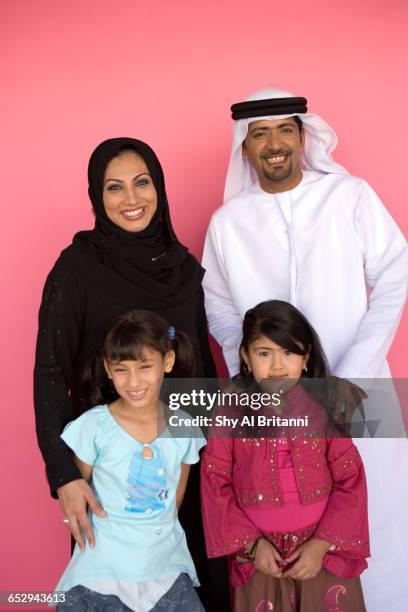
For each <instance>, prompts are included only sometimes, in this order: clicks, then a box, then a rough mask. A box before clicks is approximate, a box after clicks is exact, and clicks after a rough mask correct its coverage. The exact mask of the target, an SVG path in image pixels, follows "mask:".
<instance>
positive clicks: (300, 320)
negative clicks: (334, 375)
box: [240, 300, 329, 378]
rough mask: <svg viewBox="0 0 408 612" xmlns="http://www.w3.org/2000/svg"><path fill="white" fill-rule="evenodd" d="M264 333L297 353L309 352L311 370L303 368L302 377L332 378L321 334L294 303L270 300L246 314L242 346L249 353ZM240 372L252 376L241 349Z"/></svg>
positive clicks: (242, 374) (273, 340) (308, 363)
mask: <svg viewBox="0 0 408 612" xmlns="http://www.w3.org/2000/svg"><path fill="white" fill-rule="evenodd" d="M260 336H266V337H267V338H269V339H270V340H272V342H276V344H278V345H279V346H282V347H283V348H285V349H287V350H289V351H291V352H292V353H296V354H297V355H306V354H307V353H309V360H308V362H307V371H305V370H303V372H302V377H305V378H328V376H329V368H328V365H327V359H326V356H325V354H324V352H323V349H322V346H321V344H320V340H319V336H318V335H317V333H316V332H315V330H314V329H313V327H312V326H311V325H310V323H309V321H308V320H307V319H306V317H304V316H303V315H302V313H301V312H299V310H298V309H297V308H295V307H294V306H292V304H289V303H288V302H283V301H281V300H268V301H267V302H261V304H258V305H257V306H255V307H254V308H251V310H248V312H247V313H246V314H245V317H244V323H243V336H242V341H241V346H240V348H243V349H244V350H245V351H246V353H248V348H249V345H250V344H251V343H252V342H254V341H255V340H257V339H258V338H260ZM299 344H301V346H302V347H303V348H301V347H300V346H299ZM240 375H241V377H243V378H249V377H251V376H252V374H250V372H249V370H248V367H247V365H246V363H245V361H244V359H243V357H242V355H241V352H240Z"/></svg>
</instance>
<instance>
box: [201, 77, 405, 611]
mask: <svg viewBox="0 0 408 612" xmlns="http://www.w3.org/2000/svg"><path fill="white" fill-rule="evenodd" d="M232 110H233V118H234V119H236V120H235V124H234V139H233V146H232V153H231V161H230V165H229V169H228V174H227V180H226V186H225V193H224V200H225V201H224V204H223V205H222V206H221V207H220V208H219V209H218V210H217V211H216V212H215V213H214V215H213V217H212V219H211V223H210V226H209V229H208V233H207V237H206V241H205V247H204V257H203V266H204V268H205V269H206V274H205V277H204V291H205V296H206V311H207V316H208V322H209V328H210V332H211V334H212V335H213V336H214V337H215V338H216V340H217V341H218V342H219V344H220V345H221V346H222V349H223V353H224V358H225V361H226V363H227V366H228V369H229V371H230V374H231V375H233V374H236V373H237V371H238V364H239V345H240V341H241V325H242V319H243V317H244V314H245V312H246V311H247V310H248V309H249V308H251V307H253V306H254V305H256V304H258V303H259V302H262V301H264V300H268V299H281V300H286V301H288V302H290V303H291V304H293V305H294V306H296V307H297V308H299V310H300V311H301V312H302V313H303V314H304V315H305V316H306V317H307V318H308V319H309V321H310V322H311V323H312V325H313V326H314V327H315V329H316V330H317V332H318V334H319V336H320V338H321V341H322V344H323V348H324V350H325V352H326V355H327V358H328V361H329V365H330V368H331V371H332V373H333V374H335V375H336V376H339V377H342V378H348V379H378V378H381V377H388V376H390V370H389V367H388V364H387V362H386V356H387V353H388V350H389V348H390V346H391V343H392V341H393V338H394V336H395V333H396V330H397V327H398V323H399V320H400V317H401V314H402V311H403V307H404V303H405V300H406V295H407V276H408V255H407V245H406V241H405V239H404V237H403V235H402V234H401V232H400V230H399V229H398V227H397V225H396V224H395V222H394V221H393V219H392V218H391V216H390V215H389V213H388V212H387V210H386V209H385V207H384V206H383V204H382V203H381V201H380V199H379V198H378V196H377V195H376V193H375V192H374V191H373V189H372V188H371V187H370V186H369V185H368V184H367V183H366V182H365V181H363V180H362V179H360V178H357V177H353V176H351V175H350V174H348V172H347V171H346V170H345V169H344V168H343V167H342V166H340V165H339V164H337V163H336V162H334V161H333V159H332V157H331V153H332V151H333V150H334V148H335V146H336V144H337V139H336V136H335V134H334V132H333V131H332V130H331V128H330V127H329V126H328V125H327V124H326V123H325V122H324V121H323V120H322V119H321V118H320V117H318V116H317V115H314V114H311V113H307V112H306V100H305V99H304V98H295V97H294V96H293V94H291V93H289V92H285V91H280V90H274V89H267V90H262V91H260V92H257V93H256V94H254V95H253V96H250V97H249V98H248V99H247V101H246V102H245V103H240V104H237V105H234V106H233V107H232ZM294 117H298V118H299V119H300V120H301V122H302V123H301V124H300V123H299V122H298V120H297V119H294ZM384 409H386V407H384ZM399 416H400V415H399ZM356 443H357V445H358V448H359V450H360V452H361V454H362V456H363V460H364V462H365V467H366V471H367V479H368V491H369V516H370V538H371V554H372V558H371V559H370V561H369V569H368V570H367V571H366V572H365V573H364V574H363V575H362V584H363V589H364V596H365V600H366V606H367V610H368V612H383V610H387V612H407V610H408V527H407V526H408V520H407V518H406V517H407V512H408V445H407V441H406V439H374V440H371V439H369V440H356Z"/></svg>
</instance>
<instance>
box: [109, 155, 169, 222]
mask: <svg viewBox="0 0 408 612" xmlns="http://www.w3.org/2000/svg"><path fill="white" fill-rule="evenodd" d="M103 204H104V206H105V211H106V214H107V216H108V217H109V219H110V220H111V221H112V222H113V223H115V224H116V225H118V226H119V227H120V228H122V229H124V230H126V231H127V232H141V231H142V230H144V229H146V227H147V226H148V225H149V223H150V221H151V220H152V218H153V215H154V213H155V212H156V210H157V192H156V189H155V186H154V184H153V180H152V177H151V176H150V174H149V170H148V168H147V166H146V163H145V161H144V160H143V159H142V157H140V155H138V154H137V153H136V152H133V151H125V152H124V153H120V154H119V155H116V156H115V157H113V158H112V159H111V160H110V162H109V163H108V165H107V166H106V170H105V177H104V182H103Z"/></svg>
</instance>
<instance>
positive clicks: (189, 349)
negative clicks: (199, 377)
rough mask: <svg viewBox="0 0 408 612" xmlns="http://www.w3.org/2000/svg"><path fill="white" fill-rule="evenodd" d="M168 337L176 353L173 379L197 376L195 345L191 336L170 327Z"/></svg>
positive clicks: (171, 375) (172, 372) (172, 373)
mask: <svg viewBox="0 0 408 612" xmlns="http://www.w3.org/2000/svg"><path fill="white" fill-rule="evenodd" d="M168 336H169V339H170V342H171V348H172V349H173V351H174V352H175V353H176V360H175V362H174V366H173V369H172V371H171V372H170V374H168V376H169V377H171V378H192V377H193V376H194V374H195V360H194V351H193V345H192V344H191V340H190V338H189V336H188V335H187V334H186V333H184V332H182V331H177V330H175V329H174V327H172V326H171V327H169V331H168Z"/></svg>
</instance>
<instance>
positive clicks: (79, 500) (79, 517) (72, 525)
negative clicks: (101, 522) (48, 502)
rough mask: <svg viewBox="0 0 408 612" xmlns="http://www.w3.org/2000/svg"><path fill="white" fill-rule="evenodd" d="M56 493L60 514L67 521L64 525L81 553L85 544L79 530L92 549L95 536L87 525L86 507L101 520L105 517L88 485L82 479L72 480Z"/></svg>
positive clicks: (88, 524)
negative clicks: (61, 513)
mask: <svg viewBox="0 0 408 612" xmlns="http://www.w3.org/2000/svg"><path fill="white" fill-rule="evenodd" d="M57 493H58V499H59V503H60V506H61V509H62V512H63V514H64V516H65V517H66V518H67V519H68V523H66V525H67V527H68V529H69V530H70V531H71V533H72V535H73V537H74V538H75V540H76V541H77V543H78V546H79V548H80V549H81V552H83V551H84V550H85V542H84V539H83V537H82V534H81V529H82V530H83V532H84V534H85V536H86V538H87V539H88V542H89V545H90V546H91V547H94V546H95V536H94V534H93V531H92V529H91V525H90V523H89V519H88V515H87V508H86V506H87V504H88V505H89V507H90V509H91V510H92V512H95V514H97V515H98V516H100V517H102V518H103V517H105V516H107V515H106V512H105V510H104V509H103V508H102V506H101V505H100V504H99V503H98V502H97V501H96V497H95V495H94V492H93V491H92V489H91V487H90V486H89V484H88V483H87V482H86V481H85V480H84V479H83V478H81V479H79V480H72V481H71V482H68V483H67V484H66V485H64V486H63V487H59V489H57ZM86 538H85V539H86Z"/></svg>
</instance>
